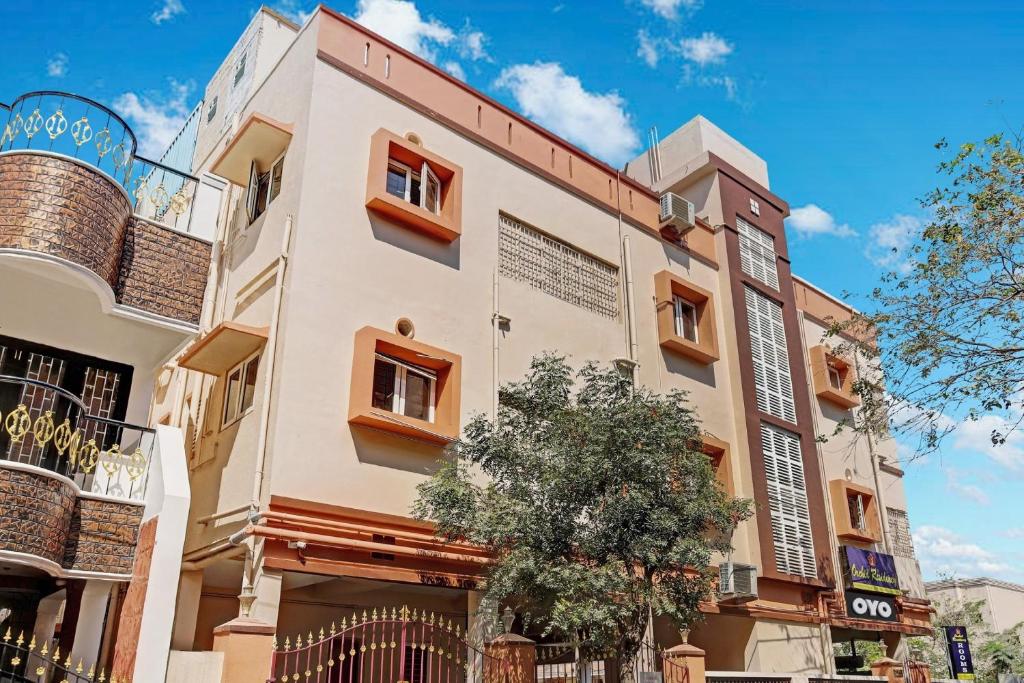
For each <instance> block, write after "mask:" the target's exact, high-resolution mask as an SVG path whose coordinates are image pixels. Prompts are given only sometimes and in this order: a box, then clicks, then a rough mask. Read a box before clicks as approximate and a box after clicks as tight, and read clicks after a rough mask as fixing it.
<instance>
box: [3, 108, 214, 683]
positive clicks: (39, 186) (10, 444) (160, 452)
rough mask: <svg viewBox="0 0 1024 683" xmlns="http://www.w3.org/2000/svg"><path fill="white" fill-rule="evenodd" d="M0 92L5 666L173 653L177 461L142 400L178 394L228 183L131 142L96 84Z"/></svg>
mask: <svg viewBox="0 0 1024 683" xmlns="http://www.w3.org/2000/svg"><path fill="white" fill-rule="evenodd" d="M5 99H6V98H5ZM9 101H10V104H3V105H0V130H2V131H3V132H2V136H0V291H2V292H3V294H2V295H0V620H2V623H0V629H2V630H0V634H2V635H0V639H2V640H0V643H2V644H0V650H2V653H3V654H2V658H0V678H3V679H4V680H27V678H21V676H23V675H24V676H29V675H31V676H32V677H33V679H35V677H36V676H39V675H41V674H40V673H39V670H40V669H41V670H44V671H46V670H49V672H50V673H52V674H53V676H54V680H59V679H61V678H64V679H65V680H68V679H70V680H80V679H81V680H84V679H83V678H81V677H82V676H85V675H86V672H88V671H93V672H94V673H95V675H96V676H99V675H101V674H102V675H103V676H104V677H107V676H111V674H112V673H114V672H116V676H112V677H111V679H110V680H112V679H113V678H114V677H116V678H118V679H120V680H130V679H131V677H132V675H133V670H134V666H135V663H136V662H139V663H141V664H144V665H145V667H147V668H152V669H156V670H161V671H162V670H163V667H165V666H166V660H167V652H168V647H169V644H170V626H169V622H170V618H171V615H172V614H173V609H174V593H175V588H176V585H177V580H178V579H177V576H178V567H179V565H180V562H181V553H182V550H183V542H184V536H185V522H186V516H187V510H188V500H189V491H188V472H187V468H186V466H185V462H184V440H183V436H182V433H181V430H180V429H178V428H177V427H174V426H170V420H169V419H163V418H161V417H160V416H154V415H153V414H152V413H151V412H150V411H151V407H152V405H153V404H154V402H164V401H169V400H173V397H170V396H168V395H167V394H168V392H172V393H173V389H172V388H171V387H170V385H169V381H170V378H171V372H172V368H171V367H165V364H166V363H168V362H169V361H170V360H171V359H173V358H174V357H176V356H177V355H178V354H179V353H180V351H181V349H182V348H183V347H184V346H186V345H187V344H188V343H189V342H190V341H191V340H192V339H193V338H194V336H195V335H196V333H197V331H198V330H199V327H200V313H201V309H202V304H203V299H204V295H205V289H206V282H207V272H208V269H209V263H210V251H211V243H210V241H209V240H206V239H203V238H202V237H201V236H198V235H201V234H202V233H203V232H204V231H208V232H210V233H211V234H212V226H215V225H216V211H217V209H218V207H219V206H220V204H221V200H220V197H219V191H218V190H216V189H214V188H213V187H212V186H209V185H207V184H205V183H203V182H202V181H200V179H198V178H196V177H194V176H191V175H189V174H185V173H180V172H178V171H175V170H174V169H171V168H169V167H166V166H164V165H161V164H159V163H157V162H154V161H150V160H148V159H145V158H144V157H142V156H140V155H139V154H137V151H136V139H135V135H134V133H133V132H132V130H131V128H130V127H128V126H127V125H126V124H125V123H124V121H122V120H121V119H120V118H119V117H118V116H117V115H116V114H115V113H114V112H112V111H110V110H109V109H107V108H105V107H103V106H102V105H100V104H98V103H96V102H93V101H91V100H89V99H87V98H84V97H81V96H78V95H74V94H70V93H54V92H42V93H28V94H24V95H17V94H16V96H15V97H13V98H12V99H11V100H9ZM216 182H218V183H219V182H220V181H216ZM221 184H222V183H221ZM211 210H212V213H210V211H211ZM207 226H209V228H208V227H207ZM150 567H152V568H153V571H152V572H151V571H150ZM161 615H162V616H161ZM75 671H77V674H76V673H75ZM40 680H41V679H40ZM136 680H141V679H140V678H136Z"/></svg>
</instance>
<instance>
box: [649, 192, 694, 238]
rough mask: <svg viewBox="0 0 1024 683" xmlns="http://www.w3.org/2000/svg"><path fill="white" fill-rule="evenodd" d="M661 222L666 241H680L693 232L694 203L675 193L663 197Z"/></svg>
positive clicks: (668, 193) (667, 193)
mask: <svg viewBox="0 0 1024 683" xmlns="http://www.w3.org/2000/svg"><path fill="white" fill-rule="evenodd" d="M658 220H659V221H660V222H661V234H662V235H663V236H664V237H665V239H668V240H672V241H674V242H677V241H679V239H681V238H682V236H683V235H685V234H686V233H688V232H690V231H691V230H693V227H694V225H695V223H694V222H693V221H694V218H693V202H691V201H688V200H686V199H683V198H682V197H680V196H679V195H677V194H676V193H674V192H666V193H665V194H663V195H661V211H660V215H659V216H658Z"/></svg>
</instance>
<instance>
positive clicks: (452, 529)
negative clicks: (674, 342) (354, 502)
mask: <svg viewBox="0 0 1024 683" xmlns="http://www.w3.org/2000/svg"><path fill="white" fill-rule="evenodd" d="M700 440H701V432H700V427H699V424H698V421H697V417H696V415H695V413H694V410H693V409H692V408H691V407H690V406H689V405H688V403H687V401H686V399H685V396H684V395H683V394H682V393H679V392H676V393H672V394H669V395H667V396H662V395H656V394H653V393H651V392H650V391H648V390H646V389H634V387H633V385H632V382H631V381H630V380H629V379H628V378H625V377H623V376H622V375H621V374H620V373H619V372H616V371H615V370H611V369H607V370H606V369H599V368H598V367H597V366H596V365H594V364H588V365H586V366H585V367H583V368H582V369H581V370H580V371H579V372H578V373H574V372H573V371H572V369H571V368H570V366H569V365H568V364H567V363H566V361H565V359H564V358H561V357H558V356H553V355H544V356H540V357H538V358H535V359H534V360H533V362H532V364H531V367H530V371H529V373H528V375H527V377H526V378H525V379H524V380H523V381H521V382H517V383H513V384H511V385H508V386H504V387H502V389H501V391H500V392H499V408H498V413H497V416H496V417H495V418H493V419H492V418H489V417H487V416H478V417H476V418H474V419H473V420H472V421H471V422H470V423H469V424H468V425H467V426H466V428H465V431H464V435H463V437H462V439H461V440H460V441H458V442H457V443H456V444H454V445H453V447H452V448H451V449H450V456H451V457H449V458H448V459H447V461H446V463H445V464H444V465H443V466H442V468H441V469H440V471H439V472H438V473H437V474H436V475H435V476H434V477H433V478H431V479H430V480H429V481H427V482H425V483H423V484H421V485H420V487H419V494H420V498H419V500H418V502H417V504H416V506H415V512H416V514H417V515H418V516H419V517H420V518H423V519H429V520H431V521H433V522H435V523H436V524H437V527H438V530H439V533H441V534H443V535H444V536H445V537H447V538H448V539H450V540H455V539H458V540H464V541H470V542H472V543H475V544H479V545H481V546H484V547H486V548H488V549H489V550H490V552H491V553H492V554H493V556H494V558H495V562H494V564H493V565H491V566H490V567H489V569H488V573H487V577H486V590H487V593H488V598H489V599H491V600H494V601H497V602H500V603H503V604H506V605H509V606H511V607H513V608H514V609H515V610H516V612H518V613H519V614H520V615H522V617H523V618H524V620H525V621H526V622H527V623H531V624H533V625H534V626H535V627H536V628H537V629H538V630H540V631H542V632H543V633H544V634H545V635H551V636H553V637H555V638H558V639H560V640H563V641H568V642H572V643H574V644H575V645H577V646H578V647H579V648H580V649H581V651H582V652H583V653H584V654H587V655H589V656H593V655H597V654H599V653H605V652H608V651H609V650H614V651H615V652H616V653H617V654H619V655H620V656H621V657H622V659H621V660H620V661H627V660H629V659H631V658H632V655H634V654H635V653H636V652H637V650H638V649H639V646H640V644H641V642H642V636H643V632H644V629H645V627H646V623H647V620H648V615H649V614H650V613H653V614H655V615H666V616H668V617H670V618H671V619H672V620H674V622H675V623H676V624H677V625H678V626H679V627H681V628H683V627H686V626H688V625H689V624H691V623H692V622H694V621H695V620H696V619H698V618H699V616H700V612H699V610H698V604H699V602H700V601H701V600H702V599H704V598H706V597H707V596H708V595H709V593H710V591H711V588H712V577H713V575H714V572H713V570H710V569H709V564H710V563H711V561H712V557H713V554H714V553H716V552H718V553H728V552H730V550H731V537H732V532H733V530H734V529H735V527H736V526H737V524H738V523H739V522H740V521H742V520H744V519H746V518H747V517H749V515H750V504H749V501H745V500H743V501H741V500H736V499H732V498H730V497H729V496H728V495H727V494H726V493H725V491H724V490H723V489H722V488H721V486H720V485H719V484H718V482H717V481H716V479H715V474H714V472H713V470H712V467H711V465H710V462H709V458H708V457H707V456H706V455H705V454H703V453H702V452H701V451H700ZM480 475H482V476H480ZM684 567H685V568H686V571H684Z"/></svg>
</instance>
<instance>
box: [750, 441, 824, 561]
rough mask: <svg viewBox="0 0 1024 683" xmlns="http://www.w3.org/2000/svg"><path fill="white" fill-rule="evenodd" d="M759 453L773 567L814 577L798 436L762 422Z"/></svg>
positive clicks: (812, 547)
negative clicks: (772, 550)
mask: <svg viewBox="0 0 1024 683" xmlns="http://www.w3.org/2000/svg"><path fill="white" fill-rule="evenodd" d="M761 454H762V458H763V459H764V470H765V480H766V482H767V484H768V507H769V510H770V513H771V520H772V543H773V545H774V547H775V568H776V569H778V571H780V572H782V573H784V574H796V575H797V576H805V577H807V578H812V579H813V578H817V576H818V571H817V566H816V563H815V560H814V540H813V538H812V537H811V515H810V511H809V509H808V506H807V485H806V483H805V481H804V461H803V455H802V454H801V452H800V437H798V436H797V435H796V434H793V433H792V432H788V431H786V430H784V429H779V428H778V427H775V426H773V425H769V424H766V423H764V422H762V423H761Z"/></svg>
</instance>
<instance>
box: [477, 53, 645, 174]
mask: <svg viewBox="0 0 1024 683" xmlns="http://www.w3.org/2000/svg"><path fill="white" fill-rule="evenodd" d="M494 86H495V87H496V88H501V89H504V90H508V91H509V92H511V93H512V96H513V97H515V99H516V103H517V104H518V106H519V110H520V111H521V112H522V113H523V114H525V115H526V116H529V117H530V118H531V119H533V120H535V121H536V122H537V123H539V124H540V125H542V126H544V127H546V128H549V129H551V130H552V131H554V132H555V133H557V134H558V135H561V136H562V137H564V138H566V139H567V140H570V141H571V142H574V143H576V144H578V145H580V146H581V147H583V148H585V149H586V150H587V151H589V152H591V153H592V154H594V155H595V156H598V157H600V158H602V159H604V160H605V161H607V162H608V163H610V164H612V165H619V164H621V163H623V162H625V161H627V160H629V159H631V158H632V157H633V155H634V153H635V152H636V149H637V147H638V146H639V144H640V138H639V136H638V135H637V133H636V131H635V130H634V129H633V124H632V121H631V120H630V117H629V114H627V113H626V102H625V100H623V99H622V97H621V96H620V95H619V94H618V93H616V92H608V93H593V92H589V91H587V90H585V89H584V88H583V84H582V83H580V79H579V78H577V77H576V76H572V75H569V74H567V73H565V71H564V70H563V69H562V66H561V65H560V64H557V63H553V62H537V63H535V64H517V65H515V66H510V67H508V68H506V69H503V70H502V72H501V75H500V76H498V79H497V80H496V81H495V82H494Z"/></svg>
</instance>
